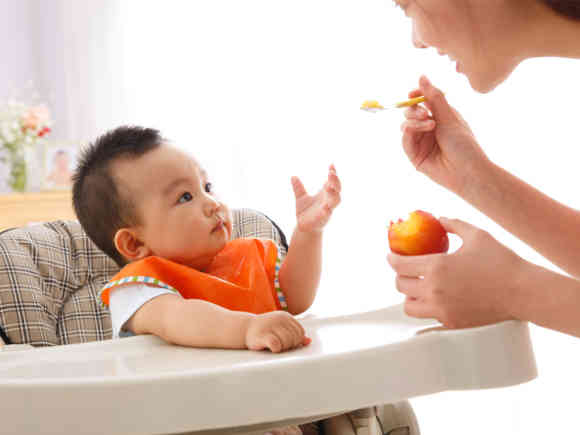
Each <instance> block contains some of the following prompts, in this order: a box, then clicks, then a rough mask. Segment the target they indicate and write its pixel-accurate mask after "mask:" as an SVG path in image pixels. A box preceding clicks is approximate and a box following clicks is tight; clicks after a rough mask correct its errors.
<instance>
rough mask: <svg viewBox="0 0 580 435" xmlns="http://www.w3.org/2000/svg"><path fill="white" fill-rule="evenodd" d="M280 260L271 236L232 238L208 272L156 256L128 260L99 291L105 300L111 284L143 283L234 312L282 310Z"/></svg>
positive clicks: (104, 300) (284, 301)
mask: <svg viewBox="0 0 580 435" xmlns="http://www.w3.org/2000/svg"><path fill="white" fill-rule="evenodd" d="M279 269H280V260H279V258H278V248H277V246H276V244H275V243H274V242H272V241H271V240H258V239H236V240H233V241H231V242H228V243H227V244H226V246H225V248H224V249H223V250H222V251H220V253H219V254H218V255H217V256H216V257H215V258H214V260H213V262H212V264H211V266H210V267H209V270H208V271H207V272H200V271H198V270H195V269H192V268H190V267H188V266H184V265H182V264H179V263H175V262H173V261H169V260H165V259H163V258H160V257H147V258H144V259H143V260H139V261H136V262H134V263H129V264H128V265H126V266H125V267H124V268H123V269H121V271H120V272H119V273H117V274H116V275H115V276H114V277H113V278H112V279H111V281H109V283H108V284H107V285H106V286H105V287H104V288H103V289H102V290H101V295H100V296H101V301H102V302H103V303H104V304H105V305H107V306H108V305H109V293H110V290H111V288H113V287H116V286H121V285H126V284H131V283H144V284H148V285H156V286H159V287H164V288H167V289H169V290H172V291H176V292H179V293H180V294H181V295H182V296H183V297H184V298H186V299H203V300H205V301H208V302H212V303H214V304H216V305H220V306H222V307H224V308H227V309H229V310H234V311H245V312H249V313H254V314H261V313H266V312H269V311H275V310H279V309H286V308H287V305H286V300H285V298H284V295H283V294H282V291H281V290H280V286H279V284H278V271H279Z"/></svg>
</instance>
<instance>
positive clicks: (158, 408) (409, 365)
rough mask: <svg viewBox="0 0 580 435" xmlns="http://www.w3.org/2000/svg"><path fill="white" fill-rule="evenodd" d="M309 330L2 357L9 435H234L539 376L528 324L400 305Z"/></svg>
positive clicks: (1, 394) (136, 341) (0, 379)
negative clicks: (251, 343) (426, 315)
mask: <svg viewBox="0 0 580 435" xmlns="http://www.w3.org/2000/svg"><path fill="white" fill-rule="evenodd" d="M302 323H303V325H304V326H305V328H306V330H307V332H308V335H309V336H310V337H311V338H312V344H311V345H309V346H307V347H305V348H302V349H300V350H296V351H292V352H286V353H282V354H272V353H269V352H251V351H243V350H240V351H231V350H208V349H192V348H186V347H178V346H172V345H168V344H167V343H165V342H163V341H162V340H161V339H158V338H157V337H153V336H139V337H131V338H125V339H122V340H107V341H102V342H94V343H85V344H78V345H68V346H58V347H50V348H36V349H33V350H28V351H16V352H0V403H1V407H0V425H1V428H2V433H14V434H16V433H19V434H20V433H59V434H64V433H74V434H81V433H86V434H88V433H94V434H101V435H102V434H133V433H135V434H137V433H139V434H144V433H176V432H186V431H199V432H200V433H212V434H213V433H216V434H217V433H224V434H225V433H229V434H233V433H236V432H238V431H242V430H245V431H249V430H254V429H256V428H260V427H270V426H272V424H273V423H275V424H281V423H282V422H283V423H288V422H299V421H306V420H312V419H314V418H315V417H317V416H322V415H331V414H336V413H339V412H342V411H347V410H352V409H357V408H362V407H366V406H371V405H378V404H384V403H393V402H396V401H399V400H402V399H407V398H412V397H415V396H420V395H425V394H432V393H436V392H440V391H445V390H462V389H481V388H491V387H504V386H508V385H515V384H519V383H522V382H526V381H529V380H531V379H533V378H535V377H536V376H537V370H536V364H535V360H534V354H533V351H532V346H531V342H530V337H529V330H528V325H527V323H522V322H516V321H509V322H503V323H500V324H496V325H491V326H484V327H479V328H472V329H463V330H442V329H441V328H440V327H439V324H438V323H437V322H436V321H422V320H417V319H411V318H409V317H407V316H405V314H404V313H403V311H402V306H401V305H397V306H393V307H388V308H385V309H381V310H378V311H373V312H368V313H360V314H354V315H348V316H340V317H331V318H305V319H303V320H302ZM449 417H451V413H450V415H449Z"/></svg>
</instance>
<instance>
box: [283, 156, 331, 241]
mask: <svg viewBox="0 0 580 435" xmlns="http://www.w3.org/2000/svg"><path fill="white" fill-rule="evenodd" d="M292 188H293V189H294V196H295V197H296V220H297V222H298V229H299V230H300V231H303V232H320V231H322V229H323V228H324V226H325V225H326V224H327V222H328V220H329V219H330V216H331V214H332V211H333V210H334V209H335V208H336V206H337V205H338V204H340V191H341V187H340V179H339V178H338V176H337V175H336V169H335V167H334V165H330V168H329V169H328V180H327V181H326V183H324V186H323V187H322V189H320V191H319V192H318V193H317V194H316V195H315V196H310V195H308V193H307V192H306V189H305V188H304V185H303V184H302V182H301V181H300V179H299V178H298V177H292Z"/></svg>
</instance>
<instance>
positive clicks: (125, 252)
mask: <svg viewBox="0 0 580 435" xmlns="http://www.w3.org/2000/svg"><path fill="white" fill-rule="evenodd" d="M113 242H114V243H115V247H116V248H117V251H119V253H120V254H121V255H122V256H123V257H125V259H126V260H127V261H128V262H132V261H137V260H141V259H143V258H145V257H147V256H149V255H151V253H150V251H149V248H148V247H147V246H146V245H145V244H144V243H143V242H142V241H141V240H140V239H139V237H138V236H137V233H136V231H135V230H134V229H131V228H121V229H120V230H118V231H117V233H116V234H115V237H114V238H113Z"/></svg>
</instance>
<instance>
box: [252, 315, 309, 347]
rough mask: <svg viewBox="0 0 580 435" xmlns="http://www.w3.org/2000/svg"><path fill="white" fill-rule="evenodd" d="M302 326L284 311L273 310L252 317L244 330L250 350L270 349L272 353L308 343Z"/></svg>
mask: <svg viewBox="0 0 580 435" xmlns="http://www.w3.org/2000/svg"><path fill="white" fill-rule="evenodd" d="M310 341H311V340H310V338H308V337H306V333H305V332H304V328H303V327H302V325H301V324H300V323H299V322H298V320H296V319H295V318H294V317H293V316H292V315H291V314H289V313H287V312H286V311H273V312H271V313H264V314H258V315H257V316H254V317H252V319H251V320H250V322H249V324H248V330H247V331H246V347H247V348H248V349H250V350H264V349H270V350H271V351H272V352H274V353H278V352H283V351H285V350H290V349H294V348H297V347H301V346H306V345H307V344H309V343H310Z"/></svg>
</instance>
